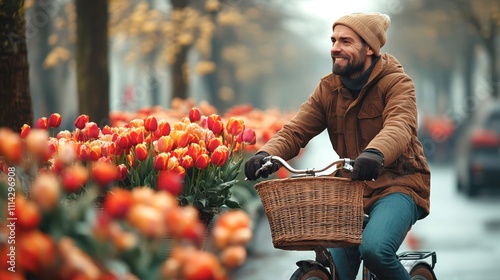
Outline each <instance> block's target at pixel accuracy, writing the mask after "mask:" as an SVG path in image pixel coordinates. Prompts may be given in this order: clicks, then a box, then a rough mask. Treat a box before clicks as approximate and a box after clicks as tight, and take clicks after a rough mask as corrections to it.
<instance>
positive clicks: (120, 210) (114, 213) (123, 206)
mask: <svg viewBox="0 0 500 280" xmlns="http://www.w3.org/2000/svg"><path fill="white" fill-rule="evenodd" d="M132 204H133V198H132V193H131V192H130V191H128V190H124V189H121V188H113V189H112V190H110V191H109V192H108V194H107V195H106V198H105V201H104V211H105V212H106V213H108V215H109V216H111V217H112V218H124V217H125V216H127V213H128V210H129V209H130V208H131V207H132Z"/></svg>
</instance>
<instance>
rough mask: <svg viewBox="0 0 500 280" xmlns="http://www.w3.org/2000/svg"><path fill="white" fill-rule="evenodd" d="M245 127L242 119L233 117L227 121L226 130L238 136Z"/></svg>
mask: <svg viewBox="0 0 500 280" xmlns="http://www.w3.org/2000/svg"><path fill="white" fill-rule="evenodd" d="M244 128H245V124H244V122H243V120H242V119H240V118H235V117H231V118H229V121H228V122H227V126H226V131H227V132H228V133H229V134H230V135H232V136H237V135H238V134H240V133H241V132H242V131H243V129H244Z"/></svg>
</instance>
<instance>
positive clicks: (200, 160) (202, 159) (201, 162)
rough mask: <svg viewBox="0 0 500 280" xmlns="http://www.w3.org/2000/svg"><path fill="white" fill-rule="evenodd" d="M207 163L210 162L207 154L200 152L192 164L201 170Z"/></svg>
mask: <svg viewBox="0 0 500 280" xmlns="http://www.w3.org/2000/svg"><path fill="white" fill-rule="evenodd" d="M209 163H210V157H209V156H208V155H207V154H201V155H199V156H198V157H197V158H196V160H195V162H194V166H196V168H198V169H201V170H203V169H206V168H207V166H208V164H209Z"/></svg>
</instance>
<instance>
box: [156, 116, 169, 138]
mask: <svg viewBox="0 0 500 280" xmlns="http://www.w3.org/2000/svg"><path fill="white" fill-rule="evenodd" d="M170 130H171V128H170V124H169V123H168V122H167V121H166V120H160V121H159V122H158V129H157V130H155V131H154V132H153V137H154V138H155V139H158V138H160V137H161V136H167V135H169V134H170Z"/></svg>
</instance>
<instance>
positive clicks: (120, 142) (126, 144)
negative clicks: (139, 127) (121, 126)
mask: <svg viewBox="0 0 500 280" xmlns="http://www.w3.org/2000/svg"><path fill="white" fill-rule="evenodd" d="M115 143H116V146H117V147H119V148H121V149H124V150H126V149H128V148H130V138H129V136H128V135H127V134H125V135H123V134H119V135H118V136H117V138H116V140H115Z"/></svg>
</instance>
